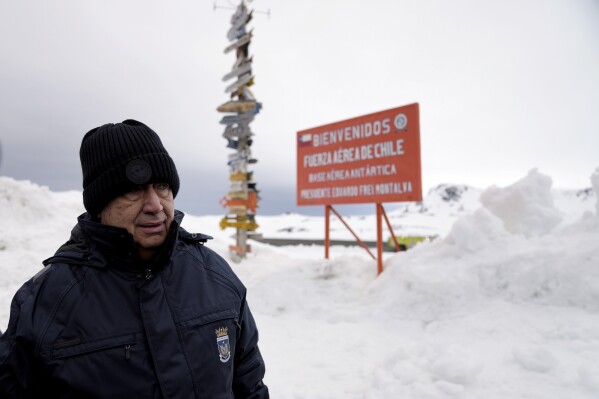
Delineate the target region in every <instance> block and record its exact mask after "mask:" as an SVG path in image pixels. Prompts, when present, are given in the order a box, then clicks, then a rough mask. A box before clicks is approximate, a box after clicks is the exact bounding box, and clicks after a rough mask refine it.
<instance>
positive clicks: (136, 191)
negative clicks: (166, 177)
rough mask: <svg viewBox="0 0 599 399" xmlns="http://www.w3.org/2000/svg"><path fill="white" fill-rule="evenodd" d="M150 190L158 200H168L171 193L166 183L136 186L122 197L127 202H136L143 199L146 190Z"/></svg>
mask: <svg viewBox="0 0 599 399" xmlns="http://www.w3.org/2000/svg"><path fill="white" fill-rule="evenodd" d="M150 188H152V189H153V190H154V192H155V193H156V195H157V196H158V197H159V198H168V196H169V195H170V193H171V187H170V186H169V185H168V183H154V184H146V185H145V186H137V187H135V188H133V189H132V190H130V191H127V192H126V193H125V194H123V197H125V199H127V200H129V201H137V200H140V199H141V198H143V196H144V195H145V194H146V190H149V189H150Z"/></svg>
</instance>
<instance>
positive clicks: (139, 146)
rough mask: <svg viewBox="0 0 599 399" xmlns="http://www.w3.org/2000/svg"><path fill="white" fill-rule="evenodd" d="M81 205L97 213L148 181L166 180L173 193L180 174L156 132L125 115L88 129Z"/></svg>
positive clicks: (82, 152) (83, 150) (82, 154)
mask: <svg viewBox="0 0 599 399" xmlns="http://www.w3.org/2000/svg"><path fill="white" fill-rule="evenodd" d="M79 157H80V159H81V170H82V172H83V205H84V206H85V209H87V211H88V212H89V213H90V215H91V216H92V217H95V216H97V215H98V214H99V213H100V211H101V210H102V209H104V207H105V206H106V205H107V204H108V203H109V202H110V201H112V200H113V199H114V198H116V197H118V196H119V195H123V194H125V193H126V192H127V191H130V190H131V189H133V188H135V187H137V186H140V185H145V184H149V183H168V184H169V186H170V187H171V190H172V191H173V197H175V196H176V195H177V192H178V191H179V175H178V174H177V169H176V168H175V163H174V162H173V160H172V158H171V157H170V156H169V155H168V152H167V151H166V149H165V148H164V146H163V145H162V142H161V141H160V138H159V137H158V135H157V134H156V133H155V132H154V131H153V130H152V129H150V128H149V127H147V126H146V125H144V124H143V123H141V122H138V121H135V120H132V119H127V120H126V121H123V122H122V123H117V124H114V123H108V124H106V125H103V126H99V127H97V128H95V129H92V130H90V131H89V132H87V134H86V135H85V136H84V137H83V140H82V142H81V149H80V150H79Z"/></svg>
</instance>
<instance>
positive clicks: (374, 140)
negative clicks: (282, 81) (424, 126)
mask: <svg viewBox="0 0 599 399" xmlns="http://www.w3.org/2000/svg"><path fill="white" fill-rule="evenodd" d="M405 201H422V176H421V167H420V120H419V108H418V104H417V103H416V104H410V105H406V106H403V107H398V108H393V109H389V110H386V111H381V112H376V113H373V114H369V115H364V116H359V117H356V118H351V119H347V120H344V121H340V122H335V123H331V124H328V125H324V126H318V127H315V128H312V129H307V130H302V131H300V132H297V204H298V205H300V206H301V205H331V204H360V203H378V204H381V203H384V202H405Z"/></svg>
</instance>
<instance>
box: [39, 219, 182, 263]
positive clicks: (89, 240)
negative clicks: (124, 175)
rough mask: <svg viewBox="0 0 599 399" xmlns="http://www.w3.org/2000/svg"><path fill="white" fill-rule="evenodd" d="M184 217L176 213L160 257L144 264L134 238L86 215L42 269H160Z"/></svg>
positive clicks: (172, 246) (122, 229)
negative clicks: (65, 266) (51, 266)
mask: <svg viewBox="0 0 599 399" xmlns="http://www.w3.org/2000/svg"><path fill="white" fill-rule="evenodd" d="M183 216H184V214H183V212H180V211H175V217H174V219H173V222H172V223H171V227H170V230H169V232H168V235H167V238H166V241H165V243H164V245H163V246H162V248H161V250H160V252H159V254H158V255H157V256H156V258H154V259H153V260H151V261H149V262H143V261H142V260H141V259H140V258H139V255H138V253H137V247H136V244H135V242H134V241H133V236H132V235H131V234H130V233H129V232H128V231H127V230H126V229H124V228H120V227H114V226H108V225H105V224H102V223H99V222H96V221H94V220H92V218H91V217H90V215H89V214H88V213H87V212H86V213H84V214H82V215H80V216H79V217H78V218H77V225H75V227H74V228H73V230H72V231H71V238H70V239H69V241H67V242H66V243H65V244H64V245H63V246H61V247H60V248H59V249H58V251H57V252H56V254H55V255H54V256H53V257H51V258H49V259H46V260H45V261H44V265H48V264H50V263H55V262H65V263H69V264H79V265H88V266H92V267H106V266H111V267H117V268H120V269H125V270H132V271H140V270H145V269H148V268H150V269H152V270H156V269H161V268H162V267H164V265H165V264H166V263H168V261H169V260H170V257H171V255H172V253H173V249H174V246H175V244H176V241H177V235H178V234H179V230H183V229H181V228H180V225H181V221H182V220H183ZM183 231H184V230H183ZM185 233H186V232H185ZM187 234H188V233H187Z"/></svg>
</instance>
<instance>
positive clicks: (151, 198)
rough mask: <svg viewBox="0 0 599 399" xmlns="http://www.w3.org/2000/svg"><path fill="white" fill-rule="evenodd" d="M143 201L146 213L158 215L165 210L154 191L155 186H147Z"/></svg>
mask: <svg viewBox="0 0 599 399" xmlns="http://www.w3.org/2000/svg"><path fill="white" fill-rule="evenodd" d="M143 201H144V202H143V211H144V212H147V213H158V212H160V211H162V209H163V206H162V202H160V197H159V196H158V193H157V192H156V190H155V189H154V185H153V184H150V185H148V186H146V189H145V190H144V196H143Z"/></svg>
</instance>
